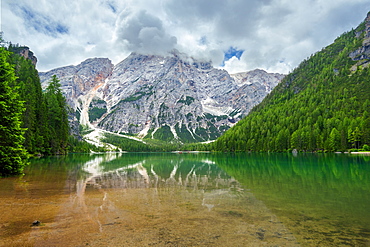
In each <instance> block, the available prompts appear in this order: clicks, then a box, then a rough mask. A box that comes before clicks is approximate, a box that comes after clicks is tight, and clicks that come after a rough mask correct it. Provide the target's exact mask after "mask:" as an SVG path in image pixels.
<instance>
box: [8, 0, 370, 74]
mask: <svg viewBox="0 0 370 247" xmlns="http://www.w3.org/2000/svg"><path fill="white" fill-rule="evenodd" d="M2 4H3V6H2V7H3V8H2V11H1V19H2V21H1V26H2V30H3V31H4V36H5V39H7V40H9V41H11V42H13V43H20V44H22V45H23V44H24V45H27V46H29V47H30V48H31V50H32V51H33V52H34V53H35V54H36V56H37V57H38V65H37V66H38V69H39V70H41V71H45V70H49V69H52V68H55V67H59V66H65V65H70V64H77V63H80V62H81V61H83V60H85V59H87V58H90V57H108V58H110V59H111V60H113V62H114V63H118V62H120V61H121V60H123V59H124V58H125V57H127V56H128V55H129V54H130V53H131V52H133V51H136V52H140V53H151V54H160V55H164V54H166V53H167V52H168V51H171V50H172V49H177V50H179V51H180V52H183V53H186V54H188V55H189V56H192V57H194V58H197V59H202V60H205V61H209V60H212V61H213V64H214V66H219V65H220V64H222V62H223V61H224V60H225V52H226V53H227V51H228V50H229V48H230V47H234V48H237V50H242V51H244V52H243V54H242V55H240V56H239V59H238V57H235V56H232V54H231V55H230V54H229V55H230V56H231V58H230V59H229V60H228V61H226V62H225V66H224V67H223V68H225V69H227V70H229V71H237V70H241V69H245V70H252V69H256V68H260V69H265V70H267V71H269V72H282V73H287V72H289V71H291V70H292V69H293V68H294V67H296V66H298V64H299V63H300V62H301V61H302V60H303V59H305V58H307V57H308V56H310V55H311V54H312V53H315V52H317V51H319V50H321V49H322V48H323V47H325V46H327V45H329V44H330V43H332V42H333V40H334V39H335V38H336V37H338V36H339V35H341V34H342V33H343V32H345V31H349V30H350V29H351V28H355V27H356V26H357V25H358V24H360V22H361V21H363V20H364V18H365V17H366V14H367V12H368V11H369V10H370V1H369V0H352V1H348V0H301V1H288V0H232V1H225V0H202V1H199V0H158V1H149V0H96V1H91V0H79V1H73V0H63V1H50V0H42V1H41V0H17V1H14V0H2ZM226 56H228V55H227V54H226ZM238 72H239V71H238Z"/></svg>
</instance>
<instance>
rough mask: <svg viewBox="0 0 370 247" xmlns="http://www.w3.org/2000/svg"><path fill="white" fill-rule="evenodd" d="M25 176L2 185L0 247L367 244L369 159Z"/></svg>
mask: <svg viewBox="0 0 370 247" xmlns="http://www.w3.org/2000/svg"><path fill="white" fill-rule="evenodd" d="M25 173H26V175H24V176H22V177H18V178H6V179H0V199H1V203H0V207H1V208H2V209H3V210H2V213H0V239H4V240H5V242H4V244H3V245H2V244H1V241H0V246H8V245H10V246H48V245H53V246H63V245H65V246H82V245H88V244H90V246H91V245H92V246H98V245H101V246H105V245H109V244H110V245H111V246H115V245H116V244H117V243H123V242H122V241H126V242H125V243H126V244H125V245H123V246H135V245H138V244H139V245H141V246H153V245H154V246H195V245H200V246H370V157H369V156H351V155H344V154H343V155H342V154H331V155H325V154H318V155H316V154H298V155H296V156H293V155H290V154H211V153H198V154H172V153H161V154H146V153H139V154H137V153H125V154H107V155H69V156H66V157H51V158H41V159H34V160H32V161H31V165H30V166H29V167H28V168H27V170H26V171H25ZM86 215H87V216H86ZM35 219H40V220H41V221H42V222H45V224H44V225H43V226H40V227H37V231H35V229H36V228H32V227H30V223H32V221H33V220H35ZM180 219H181V223H179V222H180ZM73 220H75V221H73ZM178 221H179V222H178ZM71 222H73V224H71ZM95 225H96V227H95ZM73 228H76V229H73ZM77 229H84V230H83V231H81V236H79V237H76V239H74V238H72V237H71V236H72V233H73V234H74V235H75V234H76V233H75V232H79V230H77ZM118 230H119V232H120V233H121V235H122V236H124V237H122V239H119V240H118V239H117V240H113V239H116V238H117V231H118ZM164 232H165V233H166V234H164ZM89 234H91V235H89ZM103 234H105V235H103ZM125 234H127V235H125ZM82 236H86V239H85V238H84V237H82ZM87 236H89V237H87ZM91 236H99V237H91ZM108 236H109V237H108ZM40 238H42V239H43V240H44V242H40V241H38V240H39V239H40ZM60 238H62V239H60ZM123 239H124V240H123ZM53 241H54V242H53ZM60 241H61V242H60ZM63 241H64V242H63ZM107 241H111V242H107ZM112 241H117V242H112ZM119 241H120V242H119ZM42 243H44V244H42ZM56 243H60V245H58V244H56Z"/></svg>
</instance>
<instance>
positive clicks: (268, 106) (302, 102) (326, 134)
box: [209, 16, 370, 152]
mask: <svg viewBox="0 0 370 247" xmlns="http://www.w3.org/2000/svg"><path fill="white" fill-rule="evenodd" d="M365 27H366V28H365ZM368 27H370V18H369V16H368V18H367V20H366V21H365V22H364V23H362V24H361V25H360V26H359V27H358V28H357V29H355V30H352V31H350V32H347V33H344V34H343V35H341V36H340V37H338V38H337V39H336V40H335V42H334V43H333V44H331V45H329V46H328V47H326V48H324V49H323V50H321V51H320V52H317V53H316V54H314V55H312V56H311V57H310V58H308V59H307V60H305V61H303V62H302V63H301V64H300V65H299V66H298V67H297V68H296V69H294V71H293V72H291V73H290V74H289V75H288V76H286V77H285V78H284V79H283V80H282V82H281V83H280V84H279V85H278V86H277V87H276V88H275V89H274V90H273V91H272V92H271V93H270V94H269V95H268V96H267V97H266V98H265V99H264V100H263V101H262V103H261V104H259V105H257V106H256V107H254V109H253V110H252V111H251V113H250V114H249V115H248V116H247V117H246V118H245V119H243V120H241V121H240V122H238V123H237V124H236V125H235V126H234V127H233V128H231V129H230V130H229V131H227V132H226V133H225V134H224V135H223V136H221V137H220V138H219V139H218V140H217V141H216V142H214V143H212V144H210V146H209V148H210V149H212V150H219V151H285V150H289V149H297V150H299V151H331V152H333V151H345V150H348V149H351V148H353V149H359V148H364V149H368V145H369V144H370V115H369V111H370V79H369V78H370V69H369V68H368V66H369V64H370V63H369V61H370V60H369V57H368V54H369V36H370V35H369V32H368V31H367V30H369V28H368Z"/></svg>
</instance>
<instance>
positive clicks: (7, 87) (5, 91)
mask: <svg viewBox="0 0 370 247" xmlns="http://www.w3.org/2000/svg"><path fill="white" fill-rule="evenodd" d="M9 56H10V53H9V52H8V51H6V50H5V49H4V48H0V177H2V176H8V175H16V174H20V173H22V171H23V169H24V167H25V166H26V164H27V162H26V160H27V158H28V156H27V151H26V149H25V148H24V146H23V142H24V137H23V134H24V129H23V128H22V127H21V124H22V122H21V120H22V113H23V112H24V107H23V102H22V101H21V100H20V98H19V94H18V92H17V89H18V88H15V87H14V86H15V85H16V77H15V74H14V68H13V67H12V66H11V65H10V64H9V62H8V61H7V60H8V59H9ZM11 86H13V88H12V87H11Z"/></svg>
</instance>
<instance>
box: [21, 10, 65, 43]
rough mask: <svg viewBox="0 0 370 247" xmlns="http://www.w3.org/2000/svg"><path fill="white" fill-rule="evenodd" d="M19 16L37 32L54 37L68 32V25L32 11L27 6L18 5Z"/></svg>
mask: <svg viewBox="0 0 370 247" xmlns="http://www.w3.org/2000/svg"><path fill="white" fill-rule="evenodd" d="M18 10H19V11H20V14H21V16H22V17H23V19H24V20H25V22H26V24H27V25H28V26H30V27H31V28H33V29H35V30H36V31H37V32H40V33H44V34H46V35H49V36H52V37H56V36H57V35H58V34H66V33H68V32H69V30H68V27H67V26H65V25H63V24H61V23H58V22H56V21H54V20H52V19H51V18H50V17H48V16H46V15H42V14H40V13H36V12H33V11H32V10H30V9H29V8H25V7H19V6H18Z"/></svg>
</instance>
